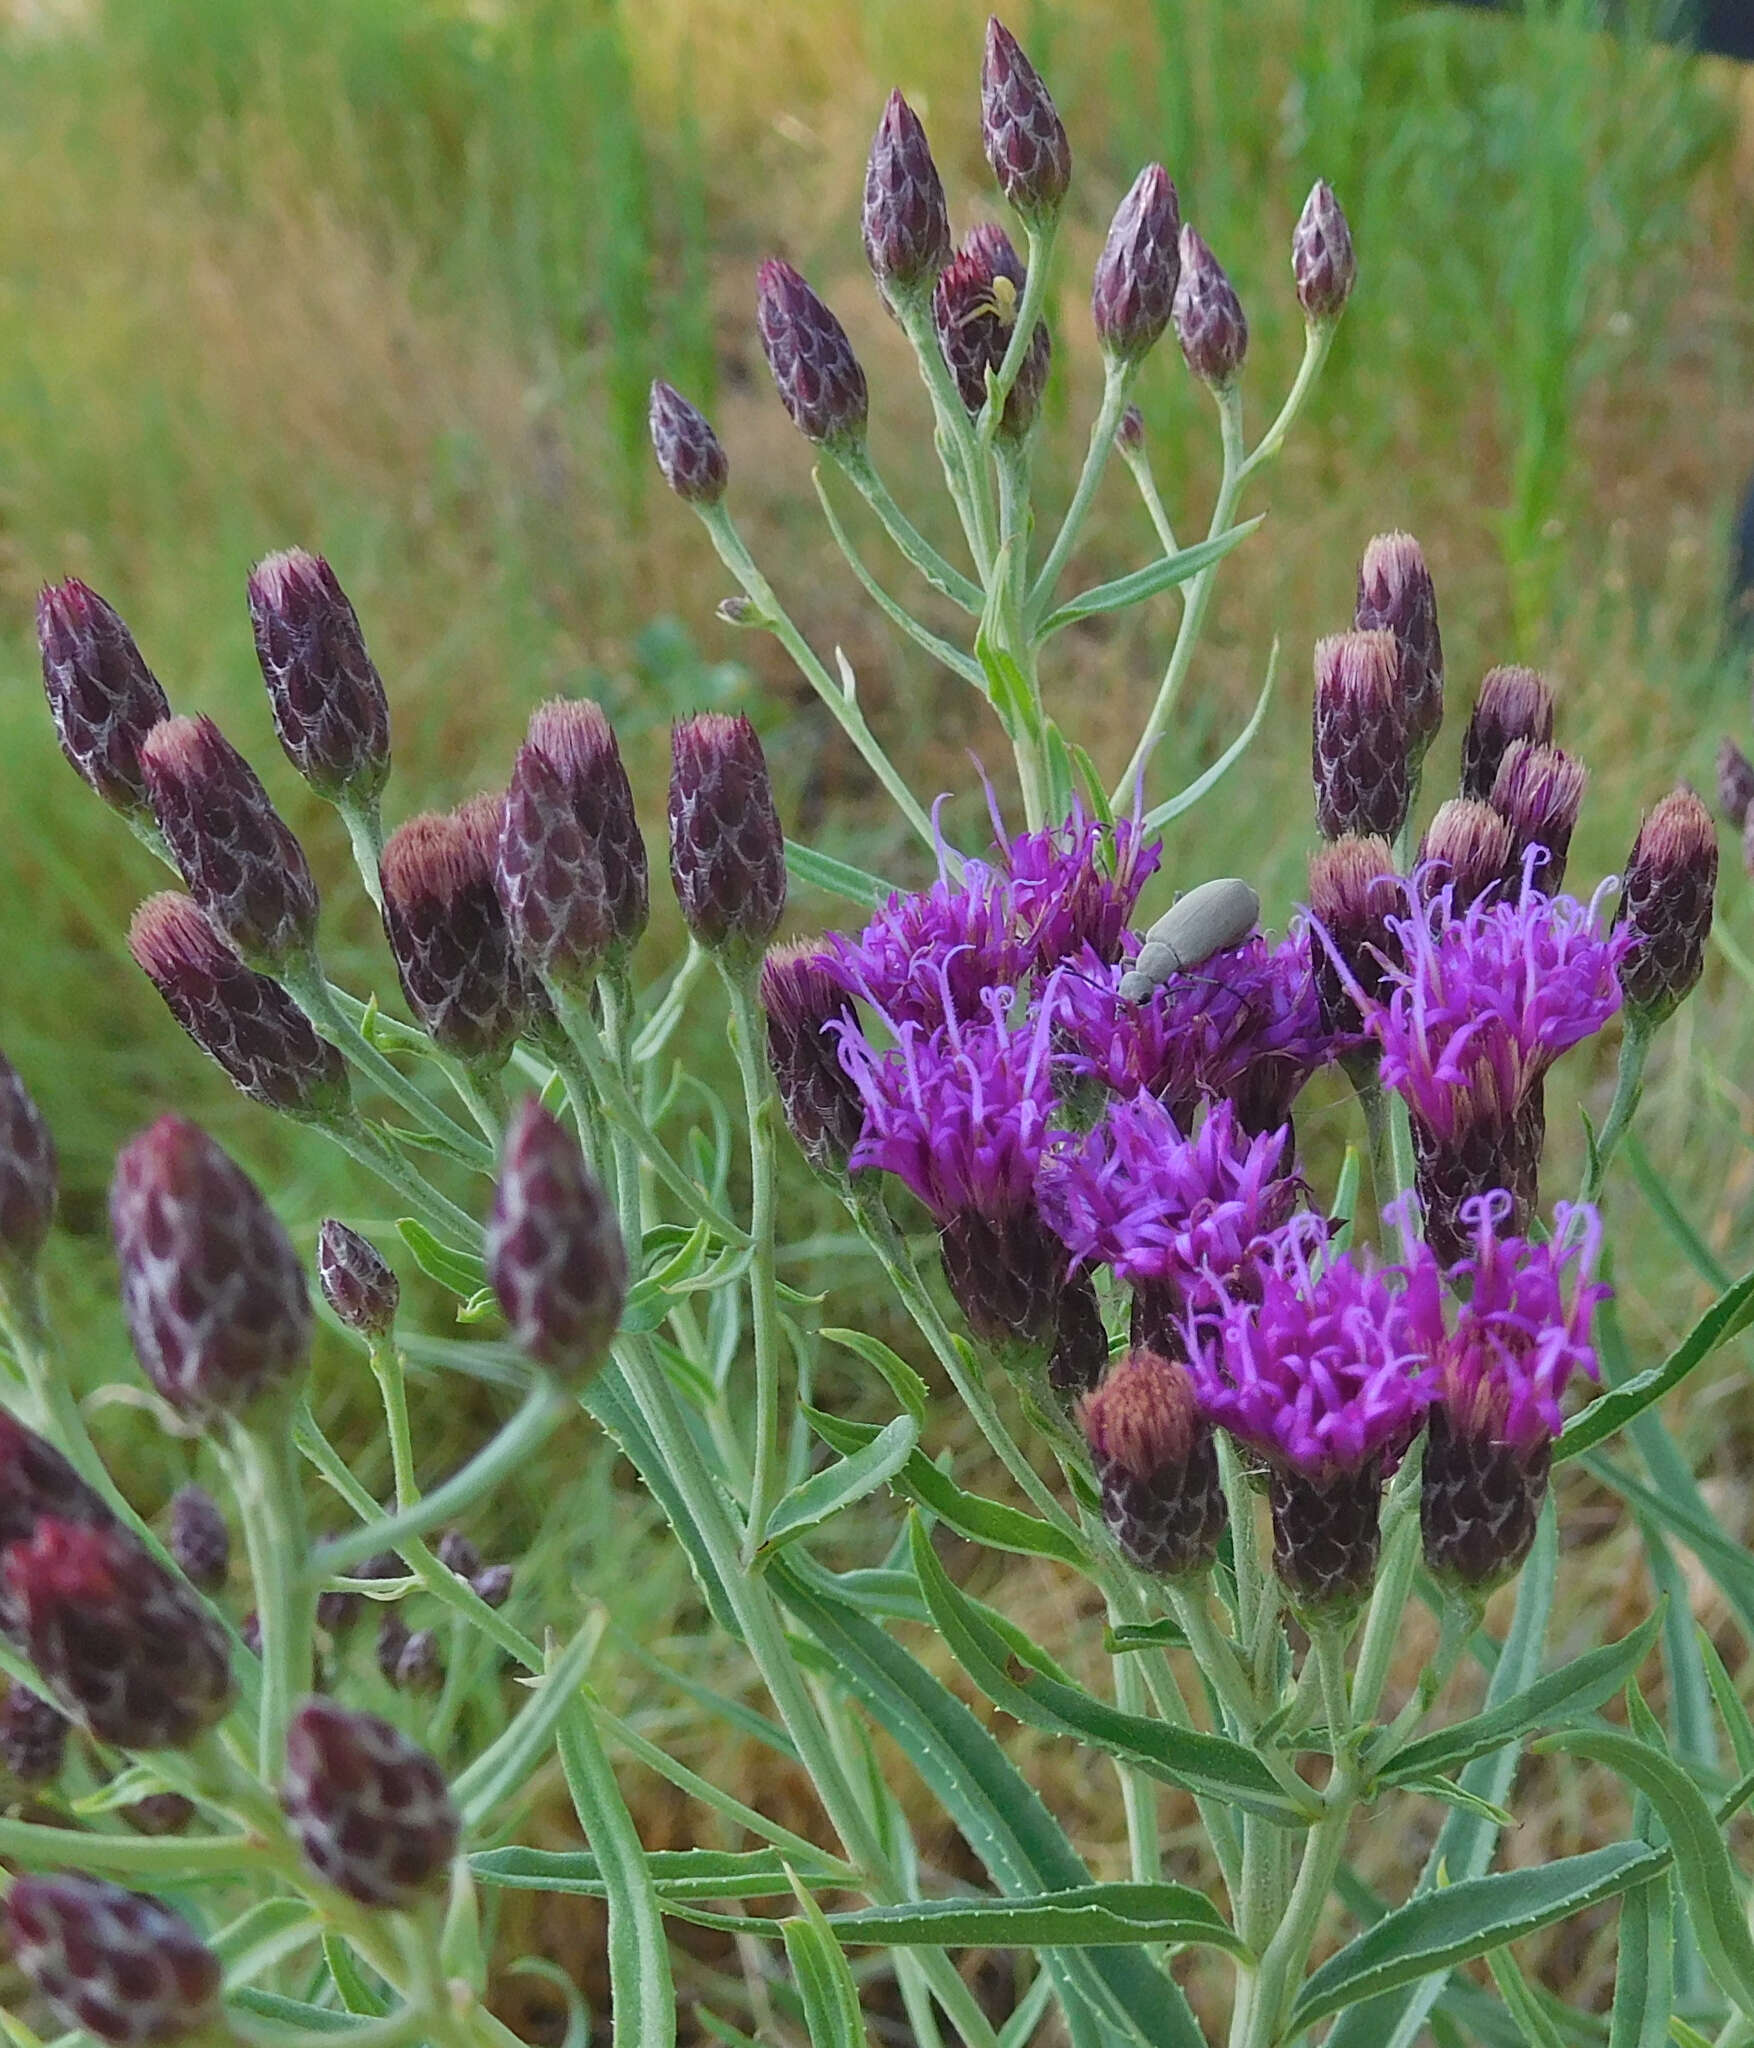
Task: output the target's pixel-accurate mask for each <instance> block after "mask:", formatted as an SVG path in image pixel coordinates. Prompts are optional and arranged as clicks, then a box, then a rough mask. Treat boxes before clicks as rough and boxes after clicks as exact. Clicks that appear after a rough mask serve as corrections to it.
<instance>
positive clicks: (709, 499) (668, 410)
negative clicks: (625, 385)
mask: <svg viewBox="0 0 1754 2048" xmlns="http://www.w3.org/2000/svg"><path fill="white" fill-rule="evenodd" d="M647 420H648V423H649V425H650V427H651V434H652V452H653V454H654V455H656V456H657V458H658V468H659V470H660V471H661V473H662V475H663V478H664V481H665V483H667V484H668V485H669V486H670V488H671V490H673V491H674V492H675V493H676V495H677V497H679V498H680V499H682V501H683V502H684V503H685V504H688V505H716V504H717V503H718V502H719V500H720V499H721V498H722V497H723V496H724V495H725V486H726V485H727V484H728V483H729V482H730V480H731V464H730V461H729V459H728V458H727V457H726V454H725V451H724V448H723V447H722V446H721V445H720V442H719V437H718V435H717V434H715V433H714V432H713V430H712V428H711V426H710V425H709V424H708V422H707V418H706V415H705V414H704V413H702V412H699V411H697V410H696V409H695V407H693V406H692V405H690V404H689V402H688V400H687V399H686V398H684V397H683V396H682V394H681V392H680V391H678V390H677V389H676V387H675V386H674V385H673V384H666V383H665V382H664V380H663V379H662V378H661V377H660V378H659V379H658V380H657V382H656V383H654V384H653V386H652V400H651V406H650V409H649V411H648V414H647Z"/></svg>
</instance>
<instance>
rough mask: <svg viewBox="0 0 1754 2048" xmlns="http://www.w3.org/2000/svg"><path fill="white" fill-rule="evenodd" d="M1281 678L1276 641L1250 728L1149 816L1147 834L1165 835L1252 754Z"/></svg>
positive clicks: (1250, 717) (1256, 701) (1149, 813)
mask: <svg viewBox="0 0 1754 2048" xmlns="http://www.w3.org/2000/svg"><path fill="white" fill-rule="evenodd" d="M1278 675H1279V643H1278V641H1277V640H1275V641H1274V642H1273V651H1272V653H1271V654H1270V655H1269V656H1268V657H1267V679H1266V681H1265V682H1264V683H1262V685H1261V694H1260V695H1259V696H1258V697H1257V698H1256V699H1255V708H1254V709H1253V711H1251V712H1250V713H1249V720H1248V723H1247V725H1245V726H1244V727H1243V729H1242V731H1241V732H1239V733H1238V734H1237V736H1236V738H1235V739H1233V740H1232V741H1231V743H1230V745H1229V746H1227V747H1226V748H1225V749H1224V751H1223V753H1222V754H1220V755H1219V756H1218V758H1217V760H1216V761H1214V762H1213V763H1212V765H1211V767H1210V768H1208V769H1206V771H1205V772H1204V773H1203V774H1201V775H1197V776H1195V778H1194V779H1193V781H1192V782H1190V783H1189V784H1188V786H1187V788H1186V789H1183V790H1180V791H1178V792H1177V794H1176V795H1174V796H1172V797H1169V798H1166V799H1165V801H1164V802H1162V803H1160V804H1159V805H1158V806H1157V808H1156V809H1155V810H1153V811H1147V812H1146V814H1145V829H1146V831H1148V832H1161V831H1162V830H1163V828H1164V826H1165V825H1167V824H1169V823H1170V822H1171V820H1172V819H1175V818H1179V817H1180V816H1181V814H1182V813H1183V811H1191V810H1192V809H1193V807H1194V806H1195V804H1197V803H1199V802H1200V801H1201V799H1202V798H1203V797H1205V796H1206V795H1208V794H1209V793H1210V792H1211V791H1212V790H1213V789H1215V788H1216V787H1217V786H1218V784H1219V783H1220V782H1222V781H1223V780H1224V778H1225V776H1227V775H1228V774H1229V773H1230V771H1231V769H1233V768H1234V767H1235V766H1236V764H1237V762H1238V761H1240V760H1241V759H1242V757H1243V755H1244V754H1246V753H1247V752H1248V750H1249V747H1250V745H1251V743H1252V742H1253V740H1254V736H1255V734H1256V733H1258V732H1259V731H1260V729H1261V721H1262V720H1263V719H1264V718H1265V717H1266V715H1267V706H1268V705H1269V704H1270V703H1271V702H1272V701H1273V685H1274V683H1275V682H1276V681H1277V680H1278Z"/></svg>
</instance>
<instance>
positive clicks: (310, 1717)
mask: <svg viewBox="0 0 1754 2048" xmlns="http://www.w3.org/2000/svg"><path fill="white" fill-rule="evenodd" d="M280 1803H281V1805H282V1806H283V1807H284V1808H285V1810H286V1817H287V1819H288V1821H289V1822H290V1823H291V1825H292V1831H293V1833H294V1834H295V1835H296V1836H297V1837H298V1845H299V1847H300V1849H302V1850H303V1852H304V1857H305V1861H306V1862H307V1863H309V1864H310V1866H311V1868H312V1869H313V1870H314V1871H315V1872H316V1873H317V1875H318V1876H319V1877H320V1878H322V1879H323V1880H324V1882H325V1883H327V1884H332V1885H334V1886H335V1887H336V1889H337V1890H339V1891H344V1892H346V1893H347V1895H348V1896H349V1898H354V1899H358V1900H359V1902H360V1903H361V1905H365V1906H388V1907H395V1908H398V1909H400V1910H406V1909H407V1908H409V1907H411V1906H414V1905H416V1904H417V1903H418V1902H419V1900H420V1897H421V1895H422V1893H424V1892H427V1891H430V1890H432V1889H433V1888H434V1887H435V1886H437V1885H439V1884H440V1883H442V1882H443V1880H444V1878H445V1876H446V1874H447V1873H448V1872H449V1870H450V1867H451V1862H452V1859H453V1858H454V1857H455V1856H456V1853H457V1840H458V1836H459V1834H460V1832H461V1826H462V1823H461V1820H460V1818H459V1815H458V1813H457V1808H456V1804H455V1802H454V1801H453V1800H452V1798H451V1793H450V1787H449V1786H448V1785H447V1784H446V1783H445V1775H444V1772H443V1771H441V1770H440V1769H439V1767H438V1765H437V1763H436V1762H434V1760H433V1759H432V1758H431V1757H430V1756H429V1755H428V1754H427V1753H426V1751H425V1750H423V1749H420V1748H418V1747H417V1746H416V1745H415V1744H414V1743H412V1742H410V1741H409V1740H408V1738H407V1736H405V1735H403V1734H401V1733H400V1732H399V1731H398V1730H397V1729H395V1728H392V1727H391V1725H390V1724H389V1722H388V1721H382V1720H379V1718H378V1717H377V1715H376V1714H362V1713H357V1712H355V1711H353V1710H351V1709H349V1708H347V1707H338V1706H336V1705H335V1704H334V1702H333V1701H330V1700H324V1699H309V1700H306V1701H305V1703H304V1704H303V1706H301V1707H300V1708H299V1710H298V1712H297V1713H296V1714H294V1715H293V1717H292V1720H291V1723H290V1724H289V1726H288V1728H287V1731H286V1778H285V1781H284V1784H283V1785H282V1788H281V1795H280Z"/></svg>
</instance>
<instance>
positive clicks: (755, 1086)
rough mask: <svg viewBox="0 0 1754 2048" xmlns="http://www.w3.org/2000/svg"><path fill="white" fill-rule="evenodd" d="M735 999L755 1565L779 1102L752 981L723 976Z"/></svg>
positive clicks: (766, 1468) (761, 1518) (765, 1490)
mask: <svg viewBox="0 0 1754 2048" xmlns="http://www.w3.org/2000/svg"><path fill="white" fill-rule="evenodd" d="M725 987H726V990H727V992H728V993H729V995H730V998H731V1039H732V1043H733V1045H734V1047H735V1049H736V1054H737V1071H738V1073H739V1075H740V1076H741V1077H742V1081H743V1111H744V1118H745V1121H746V1122H747V1124H748V1126H749V1185H750V1197H749V1236H750V1239H751V1242H752V1243H753V1245H754V1256H753V1257H752V1259H751V1260H750V1266H749V1308H750V1319H751V1323H752V1325H753V1331H754V1338H755V1462H754V1468H753V1473H752V1476H751V1479H750V1482H749V1519H748V1523H747V1526H746V1530H745V1534H744V1539H743V1558H744V1563H745V1565H746V1566H747V1565H749V1564H752V1563H753V1561H754V1559H755V1557H756V1556H757V1554H758V1553H759V1551H760V1549H761V1545H762V1541H763V1539H764V1537H765V1536H766V1534H767V1518H768V1515H769V1514H770V1513H771V1511H772V1508H773V1503H774V1497H775V1495H776V1493H777V1492H778V1482H779V1479H780V1478H781V1477H782V1474H781V1472H780V1468H779V1448H780V1443H779V1433H780V1324H779V1284H778V1283H779V1275H778V1268H777V1266H776V1265H775V1261H774V1187H775V1162H774V1142H773V1118H774V1097H773V1088H772V1085H771V1083H770V1080H769V1077H768V1071H767V1062H766V1060H765V1058H764V1057H763V1053H762V1048H763V1044H764V1042H765V1031H764V1026H763V1022H762V1014H761V1004H760V1002H759V1001H758V1000H757V998H756V994H755V985H754V981H753V978H752V977H751V976H749V975H747V974H737V973H734V972H732V971H731V970H730V969H726V970H725Z"/></svg>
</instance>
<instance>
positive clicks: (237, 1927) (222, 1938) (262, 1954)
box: [207, 1899, 322, 1989]
mask: <svg viewBox="0 0 1754 2048" xmlns="http://www.w3.org/2000/svg"><path fill="white" fill-rule="evenodd" d="M321 1933H322V1922H321V1921H320V1920H319V1919H318V1918H317V1916H316V1914H315V1912H314V1911H313V1910H312V1908H311V1905H310V1902H309V1901H308V1900H306V1899H259V1900H258V1901H257V1902H256V1904H255V1905H253V1906H251V1907H249V1908H247V1909H246V1910H245V1911H244V1912H242V1913H240V1914H239V1915H238V1917H237V1918H236V1919H235V1920H234V1921H232V1922H231V1924H230V1925H229V1926H227V1927H222V1928H221V1929H220V1931H219V1932H218V1933H217V1934H214V1935H210V1936H209V1937H208V1941H207V1946H208V1947H209V1948H210V1949H212V1951H213V1953H214V1954H215V1955H216V1956H217V1957H218V1958H219V1960H220V1961H221V1962H222V1963H223V1964H224V1965H225V1981H226V1985H227V1988H228V1989H229V1988H230V1987H231V1986H233V1985H237V1984H248V1983H249V1982H250V1981H251V1979H252V1978H255V1977H259V1976H260V1975H261V1974H262V1972H263V1971H264V1970H269V1969H272V1968H273V1967H274V1965H275V1964H276V1963H278V1962H281V1961H283V1960H284V1959H285V1958H286V1957H287V1956H290V1955H296V1954H297V1953H298V1951H299V1950H300V1949H301V1948H304V1947H305V1946H306V1945H307V1944H308V1943H310V1942H314V1941H316V1940H317V1939H318V1938H319V1936H320V1935H321Z"/></svg>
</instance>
